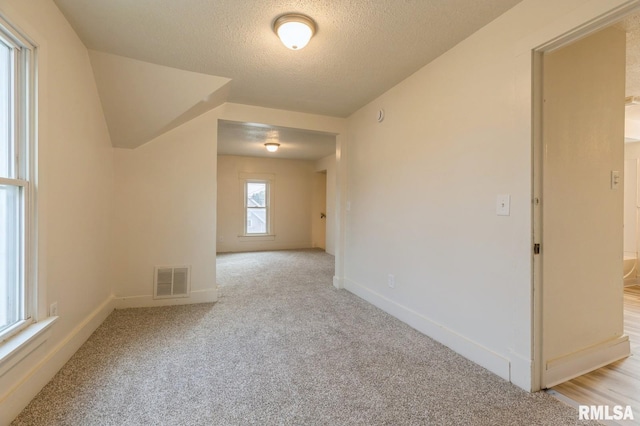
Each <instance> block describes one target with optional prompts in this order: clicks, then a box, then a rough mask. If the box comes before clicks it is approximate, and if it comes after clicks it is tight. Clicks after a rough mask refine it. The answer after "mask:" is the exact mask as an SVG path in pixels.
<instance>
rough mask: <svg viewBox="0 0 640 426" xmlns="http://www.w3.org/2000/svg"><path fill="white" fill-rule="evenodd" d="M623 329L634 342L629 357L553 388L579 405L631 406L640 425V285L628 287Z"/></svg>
mask: <svg viewBox="0 0 640 426" xmlns="http://www.w3.org/2000/svg"><path fill="white" fill-rule="evenodd" d="M624 329H625V332H626V334H627V335H628V336H629V340H630V342H631V356H630V357H628V358H625V359H623V360H621V361H618V362H614V363H613V364H610V365H607V366H606V367H602V368H600V369H598V370H595V371H593V372H591V373H589V374H585V375H584V376H580V377H577V378H575V379H573V380H570V381H568V382H565V383H562V384H560V385H558V386H555V387H554V388H552V391H556V392H558V393H560V394H561V396H562V395H564V396H565V397H567V398H569V399H571V400H573V401H575V402H577V403H578V404H585V405H609V406H613V405H623V406H626V405H631V407H632V410H633V414H634V417H635V424H640V286H631V287H625V290H624ZM551 393H552V394H553V392H551ZM561 399H562V398H561ZM620 424H630V423H629V422H626V423H620Z"/></svg>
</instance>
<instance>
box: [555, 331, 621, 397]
mask: <svg viewBox="0 0 640 426" xmlns="http://www.w3.org/2000/svg"><path fill="white" fill-rule="evenodd" d="M630 354H631V346H630V344H629V336H626V335H624V336H620V337H616V338H614V339H611V340H607V341H606V342H602V343H600V344H597V345H594V346H591V347H588V348H586V349H583V350H581V351H578V352H574V353H572V354H569V355H566V356H563V357H561V358H556V359H554V360H551V361H548V362H547V365H546V366H545V367H546V368H545V371H544V379H543V387H544V388H550V387H552V386H555V385H557V384H560V383H563V382H566V381H567V380H571V379H573V378H575V377H578V376H582V375H583V374H586V373H588V372H590V371H593V370H596V369H598V368H600V367H604V366H605V365H607V364H611V363H612V362H615V361H618V360H620V359H622V358H626V357H628V356H629V355H630Z"/></svg>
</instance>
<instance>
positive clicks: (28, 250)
mask: <svg viewBox="0 0 640 426" xmlns="http://www.w3.org/2000/svg"><path fill="white" fill-rule="evenodd" d="M0 37H1V39H2V43H3V44H5V45H7V46H8V47H9V48H10V49H12V52H11V58H12V67H13V75H12V82H11V86H12V87H11V90H12V92H13V93H12V96H11V99H10V108H11V112H12V117H11V127H12V128H11V130H10V133H11V141H10V143H11V144H12V146H13V150H14V152H13V154H14V156H15V157H14V163H13V164H14V168H15V172H14V176H13V177H0V184H2V185H6V186H14V187H17V188H19V191H20V193H21V196H20V200H19V202H20V204H21V217H20V222H21V225H20V227H21V229H20V234H21V235H20V253H19V264H20V271H19V275H20V281H21V282H20V286H21V290H22V300H21V302H22V303H21V305H22V306H20V319H19V320H18V322H16V323H14V324H12V325H11V326H10V327H8V328H6V329H4V330H2V332H0V344H2V342H5V341H7V340H9V339H10V338H11V337H13V336H15V335H17V334H18V333H20V332H21V331H23V330H25V329H27V328H28V327H29V326H30V325H32V324H33V323H34V322H35V321H36V320H37V297H36V285H35V283H36V254H35V253H36V237H35V233H36V220H35V212H36V208H35V203H36V198H35V188H34V182H35V177H36V164H35V161H36V158H35V157H36V148H35V143H36V142H35V128H36V127H35V117H36V114H35V111H36V107H35V101H36V98H35V92H36V77H35V73H36V46H35V44H34V43H33V42H31V41H30V40H29V39H28V38H27V37H25V36H24V35H23V34H22V33H21V32H20V31H19V30H18V29H16V28H15V27H14V26H13V25H11V24H10V23H9V22H7V21H6V20H5V19H4V18H3V17H1V16H0ZM13 343H15V342H12V345H11V346H13ZM2 346H3V347H2V348H0V349H2V350H0V361H1V360H2V358H3V357H2V356H1V355H2V354H3V352H4V349H5V348H4V345H2ZM8 346H9V345H8Z"/></svg>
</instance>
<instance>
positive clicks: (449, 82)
mask: <svg viewBox="0 0 640 426" xmlns="http://www.w3.org/2000/svg"><path fill="white" fill-rule="evenodd" d="M622 3H623V2H622V1H602V2H592V1H580V0H572V1H563V2H556V1H552V0H525V1H523V2H522V3H520V4H519V5H517V6H516V7H515V8H513V9H512V10H510V11H508V12H507V13H505V14H504V15H502V16H501V17H499V18H498V19H496V20H495V21H493V22H492V23H490V24H489V25H487V26H485V27H484V28H482V29H481V30H479V31H478V32H477V33H475V34H474V35H472V36H471V37H469V38H468V39H466V40H465V41H463V42H462V43H460V44H458V45H457V46H456V47H455V48H453V49H451V50H450V51H448V52H446V53H445V54H443V55H442V56H441V57H439V58H438V59H436V60H435V61H433V62H432V63H430V64H428V65H427V66H425V67H424V68H422V69H421V70H419V71H418V72H416V73H415V74H413V75H412V76H411V77H409V78H407V79H406V80H404V81H403V82H401V83H400V84H398V85H397V86H395V87H394V88H392V89H391V90H389V91H387V92H386V93H385V94H383V95H382V96H380V97H379V98H377V99H375V100H374V101H372V102H371V103H370V104H368V105H366V106H365V107H363V108H362V109H360V110H359V111H358V112H356V113H355V114H353V115H352V116H351V117H349V120H348V126H349V128H348V135H349V145H348V151H347V154H348V155H347V159H348V165H347V169H348V182H349V184H348V194H347V202H346V229H347V233H346V256H345V287H346V288H347V289H349V290H350V291H353V292H354V293H356V294H358V295H360V296H361V297H363V298H365V299H366V300H369V301H370V302H372V303H374V304H376V305H377V306H379V307H381V308H383V309H385V310H386V311H388V312H390V313H392V314H393V315H395V316H397V317H398V318H400V319H402V320H404V321H406V322H407V323H409V324H411V325H412V326H414V327H415V328H417V329H419V330H421V331H423V332H425V333H426V334H428V335H431V336H433V337H434V338H436V339H437V340H439V341H441V342H443V343H445V344H446V345H448V346H449V347H451V348H453V349H454V350H456V351H457V352H459V353H461V354H463V355H464V356H466V357H468V358H469V359H471V360H473V361H475V362H477V363H479V364H481V365H483V366H485V367H486V368H488V369H489V370H491V371H493V372H494V373H496V374H498V375H500V376H501V377H504V378H505V379H507V380H511V381H512V382H514V383H516V384H517V385H519V386H521V387H523V388H525V389H531V388H536V380H537V379H536V377H537V375H538V374H539V371H538V370H537V368H538V366H537V365H536V364H535V363H534V359H533V354H534V348H533V346H532V342H533V337H534V335H533V330H534V323H533V318H536V317H535V313H534V312H533V306H534V304H533V302H534V301H533V298H532V295H533V294H534V293H533V289H532V274H531V271H532V251H531V249H532V238H531V235H532V215H531V205H532V204H531V191H532V180H531V176H532V169H531V167H532V166H531V165H532V156H531V148H532V146H531V134H532V128H531V117H532V110H531V108H532V107H531V105H532V91H531V82H532V69H533V67H532V55H531V51H532V49H534V48H536V47H538V46H540V45H542V44H544V43H547V42H549V41H551V40H553V39H555V38H556V37H559V36H561V35H563V34H565V33H567V32H568V31H570V30H572V29H574V28H576V27H578V26H580V25H582V24H583V23H585V22H587V21H589V20H591V19H594V18H596V17H599V16H602V14H604V13H606V12H607V11H608V10H610V9H613V8H615V7H617V6H619V5H621V4H622ZM379 108H384V110H385V120H384V121H383V122H382V123H378V122H377V121H376V111H377V110H378V109H379ZM498 194H510V195H511V214H510V216H497V215H496V197H497V195H498ZM582 261H586V262H588V261H589V260H587V259H583V260H582ZM389 274H394V275H395V288H389V287H388V285H387V279H388V275H389ZM587 291H588V290H587Z"/></svg>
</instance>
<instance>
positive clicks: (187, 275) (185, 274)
mask: <svg viewBox="0 0 640 426" xmlns="http://www.w3.org/2000/svg"><path fill="white" fill-rule="evenodd" d="M154 269H155V273H154V280H153V298H154V299H170V298H178V297H189V294H190V292H191V285H190V284H191V283H190V280H191V266H156V267H155V268H154Z"/></svg>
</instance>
